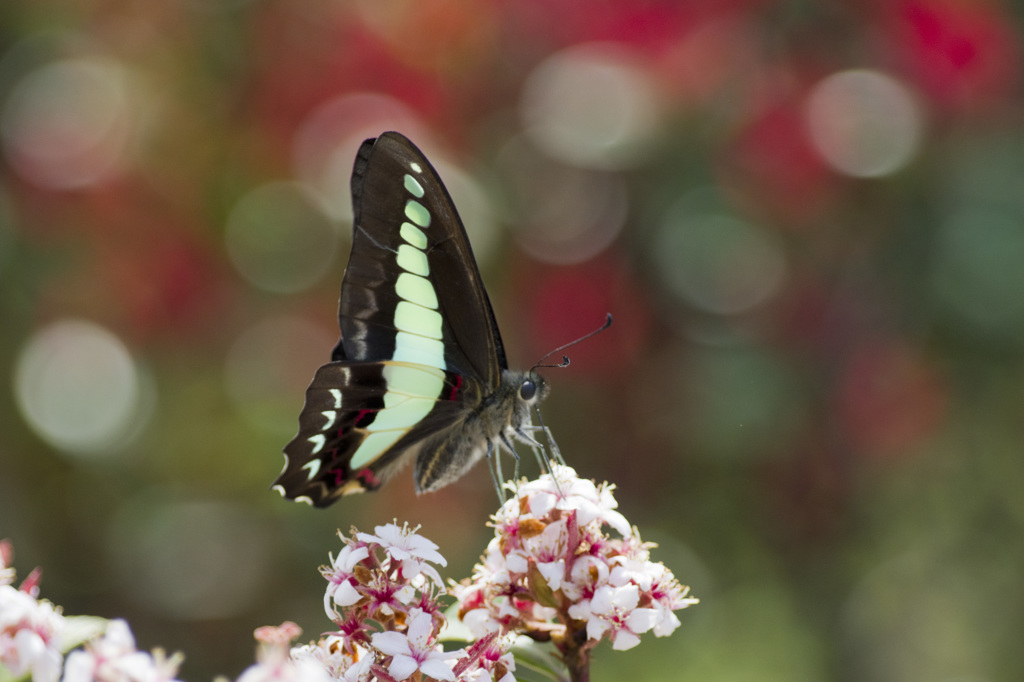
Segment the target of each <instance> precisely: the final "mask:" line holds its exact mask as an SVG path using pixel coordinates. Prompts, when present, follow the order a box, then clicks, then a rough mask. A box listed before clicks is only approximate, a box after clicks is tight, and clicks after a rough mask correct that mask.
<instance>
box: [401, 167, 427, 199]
mask: <svg viewBox="0 0 1024 682" xmlns="http://www.w3.org/2000/svg"><path fill="white" fill-rule="evenodd" d="M405 189H406V190H408V191H409V193H411V194H412V195H413V196H414V197H417V198H419V199H422V198H423V185H421V184H420V183H419V182H418V181H417V180H416V178H414V177H413V176H411V175H409V174H408V173H406V175H405Z"/></svg>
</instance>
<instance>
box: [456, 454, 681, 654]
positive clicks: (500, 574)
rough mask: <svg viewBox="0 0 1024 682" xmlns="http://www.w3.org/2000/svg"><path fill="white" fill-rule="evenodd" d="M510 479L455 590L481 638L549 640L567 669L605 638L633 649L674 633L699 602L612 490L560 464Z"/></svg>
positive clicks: (461, 611) (464, 615) (461, 608)
mask: <svg viewBox="0 0 1024 682" xmlns="http://www.w3.org/2000/svg"><path fill="white" fill-rule="evenodd" d="M508 485H509V488H510V489H512V490H513V491H514V492H515V496H514V497H513V498H512V499H510V500H508V501H507V502H506V503H505V504H504V505H503V506H502V507H501V509H500V510H499V511H498V513H497V514H496V515H495V516H494V517H493V526H494V529H495V536H494V538H493V539H492V540H491V542H490V544H489V545H488V547H487V552H486V554H485V556H484V557H483V561H482V563H480V564H477V566H476V567H475V569H474V572H473V577H472V579H470V580H463V581H462V583H460V584H459V585H457V586H455V594H456V596H457V598H458V602H459V614H460V615H461V617H462V619H463V621H464V622H465V623H466V625H467V626H469V628H470V629H471V630H472V632H473V634H474V635H476V636H477V637H482V636H484V635H486V634H487V633H492V632H501V633H505V632H516V633H520V634H523V635H526V636H528V637H531V638H533V639H535V640H540V641H548V640H550V641H552V642H554V643H555V645H556V646H557V647H558V648H559V650H560V651H561V652H562V655H563V658H564V660H565V662H566V663H567V665H569V667H570V670H571V669H572V668H573V667H574V666H578V665H580V660H585V658H586V657H585V656H584V654H585V653H586V651H588V650H589V649H591V648H593V647H594V646H596V645H597V643H598V642H599V641H601V640H602V639H604V638H607V639H609V640H610V641H611V642H612V647H613V648H615V649H629V648H631V647H633V646H636V644H637V643H639V641H640V640H639V635H641V634H643V633H645V632H653V633H654V634H655V636H658V637H664V636H666V635H669V634H671V633H672V631H673V630H675V629H676V628H677V627H678V626H679V619H678V618H677V617H676V614H675V613H674V612H675V611H676V610H678V609H682V608H686V607H687V606H690V605H691V604H695V603H697V600H696V599H694V598H693V597H690V596H688V591H689V588H687V587H684V586H682V585H680V584H679V582H678V581H676V579H675V577H674V576H673V575H672V573H671V572H670V571H669V570H668V569H667V568H665V566H664V565H663V564H661V563H654V562H652V561H651V560H650V552H649V550H650V548H651V547H653V545H652V544H651V543H645V542H642V541H641V540H640V536H639V533H638V531H637V530H636V529H635V528H631V527H630V525H629V523H628V522H627V521H626V519H625V518H624V517H623V516H622V514H620V513H619V512H617V511H615V508H616V507H617V503H616V501H615V498H614V497H613V496H612V490H613V489H614V487H613V486H611V485H609V484H604V485H601V486H598V485H595V484H594V482H593V481H589V480H582V479H580V478H577V476H576V472H575V471H573V470H572V469H571V468H569V467H565V466H555V467H554V468H553V473H552V474H551V475H547V474H546V475H544V476H542V477H541V478H540V479H538V480H536V481H530V482H526V481H524V482H521V483H520V484H518V486H517V485H514V484H508ZM608 528H610V529H613V530H615V531H617V532H618V534H619V535H621V537H619V538H613V537H611V536H610V535H609V534H608V532H607V529H608ZM584 632H585V637H584V636H583V633H584ZM581 642H582V644H581Z"/></svg>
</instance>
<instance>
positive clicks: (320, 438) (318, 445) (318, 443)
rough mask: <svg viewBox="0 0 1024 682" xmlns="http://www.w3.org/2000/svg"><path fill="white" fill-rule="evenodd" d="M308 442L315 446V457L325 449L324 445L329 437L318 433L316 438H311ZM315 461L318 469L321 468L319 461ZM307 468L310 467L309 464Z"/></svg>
mask: <svg viewBox="0 0 1024 682" xmlns="http://www.w3.org/2000/svg"><path fill="white" fill-rule="evenodd" d="M306 440H308V441H309V442H310V443H312V444H313V446H314V447H313V454H314V455H315V454H316V453H318V452H320V450H322V449H323V447H324V443H325V442H326V441H327V437H326V436H324V434H322V433H318V434H316V435H315V436H310V437H309V438H307V439H306ZM313 461H314V462H316V465H317V466H318V467H319V466H320V463H319V462H317V460H313ZM306 466H307V467H308V466H309V464H307V465H306ZM303 468H305V467H303ZM314 475H315V474H314Z"/></svg>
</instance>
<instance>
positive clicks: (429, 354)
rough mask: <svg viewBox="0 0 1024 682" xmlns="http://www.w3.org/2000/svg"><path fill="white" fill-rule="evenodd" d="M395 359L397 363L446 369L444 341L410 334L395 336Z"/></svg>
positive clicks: (403, 333) (400, 333)
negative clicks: (411, 363)
mask: <svg viewBox="0 0 1024 682" xmlns="http://www.w3.org/2000/svg"><path fill="white" fill-rule="evenodd" d="M393 359H394V360H395V361H396V362H415V363H417V364H420V365H430V366H431V367H437V368H438V369H445V368H446V365H445V363H444V342H443V341H441V340H440V339H428V338H427V337H425V336H420V335H419V334H410V333H409V332H398V333H397V334H395V356H394V358H393Z"/></svg>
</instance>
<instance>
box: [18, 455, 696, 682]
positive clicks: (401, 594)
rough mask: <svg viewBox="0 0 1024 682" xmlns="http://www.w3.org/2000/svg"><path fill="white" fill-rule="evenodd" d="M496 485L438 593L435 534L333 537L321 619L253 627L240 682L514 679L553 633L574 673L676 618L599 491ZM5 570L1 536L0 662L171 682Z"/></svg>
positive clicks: (35, 576) (665, 630) (105, 626)
mask: <svg viewBox="0 0 1024 682" xmlns="http://www.w3.org/2000/svg"><path fill="white" fill-rule="evenodd" d="M508 487H509V488H510V489H512V490H514V491H515V496H514V497H513V498H512V499H510V500H509V501H508V502H506V503H505V504H504V505H503V506H502V507H501V509H499V511H498V512H497V514H495V516H494V517H493V526H494V528H495V537H494V539H493V540H492V541H491V542H490V544H489V545H488V548H487V552H486V554H485V555H484V557H483V559H482V563H480V564H478V565H477V566H476V568H475V570H474V574H473V578H472V579H471V580H469V579H467V580H464V581H462V583H459V584H454V583H453V584H452V587H451V588H450V589H448V588H446V587H445V585H444V583H443V581H442V579H441V576H440V574H439V573H438V571H437V568H435V565H440V566H444V565H445V563H446V562H445V559H444V557H443V556H441V554H440V553H439V552H438V551H437V549H438V548H437V545H435V544H434V543H432V542H431V541H430V540H427V539H426V538H424V537H422V536H420V535H418V534H417V533H416V532H415V530H411V529H410V528H409V527H408V526H407V525H406V526H398V525H396V524H388V525H385V526H378V527H376V528H375V529H374V534H372V535H371V534H369V533H360V532H358V531H357V530H355V529H352V532H351V534H350V536H349V537H345V536H344V535H341V539H342V541H343V543H344V547H343V548H342V549H341V551H340V552H339V553H338V555H337V556H336V557H332V558H331V562H330V565H328V566H324V567H322V568H321V573H322V574H323V576H324V578H325V579H326V580H327V589H326V591H325V593H324V610H325V612H326V614H327V617H328V618H329V619H330V620H331V621H332V622H333V624H334V628H333V629H332V630H331V631H330V632H328V633H326V634H324V635H323V636H321V637H320V639H319V640H317V641H316V642H312V643H309V644H305V645H299V646H294V645H293V642H294V641H295V639H296V638H298V636H299V635H300V634H301V630H300V629H299V627H298V626H297V625H295V624H294V623H291V622H286V623H284V624H282V625H280V626H276V627H263V628H259V629H258V630H256V633H255V635H256V640H257V642H258V648H257V654H256V659H257V662H256V663H255V664H254V665H252V666H250V667H249V668H248V669H246V670H245V671H244V672H243V673H242V675H241V676H240V677H239V678H238V682H334V681H341V682H403V680H414V681H415V682H424V681H427V680H444V681H445V682H515V677H514V676H513V672H514V671H515V667H516V666H515V659H514V657H513V654H512V648H513V645H515V646H516V647H517V650H520V649H519V647H521V646H522V644H523V642H526V643H527V644H534V646H536V644H535V643H536V642H551V643H552V644H553V645H554V647H556V648H557V649H558V653H559V655H560V657H561V659H562V661H563V662H564V664H565V666H566V669H568V671H569V673H570V677H571V678H572V679H573V680H582V679H586V678H587V669H588V664H589V660H590V655H589V651H590V650H591V649H592V648H593V647H594V646H596V645H597V643H598V642H600V641H601V640H603V639H608V640H610V641H611V643H612V646H613V648H615V649H628V648H631V647H633V646H635V645H636V644H637V643H638V642H639V636H640V635H641V634H643V633H645V632H653V633H654V634H655V635H656V636H659V637H661V636H666V635H668V634H671V633H672V631H674V630H675V629H676V628H677V627H678V626H679V619H678V618H677V617H676V615H675V613H674V612H675V611H676V610H678V609H682V608H685V607H687V606H689V605H691V604H694V603H696V601H697V600H696V599H693V598H692V597H689V596H688V595H687V591H688V589H687V588H686V587H683V586H681V585H680V584H679V583H678V582H677V581H676V579H675V578H674V577H673V575H672V573H671V572H670V571H669V570H668V569H666V568H665V567H664V566H663V565H662V564H660V563H653V562H651V561H650V552H649V550H650V548H651V547H652V546H653V545H651V544H650V543H644V542H642V541H641V540H640V537H639V534H638V532H637V531H636V529H635V528H631V527H630V525H629V523H628V522H627V521H626V519H625V518H624V517H623V516H622V515H621V514H620V513H619V512H617V511H615V507H616V506H617V504H616V502H615V499H614V497H613V496H612V490H613V487H612V486H610V485H608V484H604V485H601V486H598V485H595V484H594V483H593V482H592V481H585V480H580V479H579V478H577V477H576V473H575V472H574V471H573V470H572V469H570V468H568V467H561V466H556V467H554V471H553V474H551V475H545V476H542V477H541V478H540V479H539V480H537V481H531V482H527V481H523V482H520V483H519V484H518V485H513V484H509V485H508ZM607 528H610V529H612V530H615V531H617V532H618V535H619V536H621V537H617V538H612V537H610V536H609V535H608V533H607V532H606V529H607ZM10 565H11V550H10V545H9V544H8V543H5V542H0V673H2V672H3V669H6V671H7V672H9V673H10V674H11V675H13V677H14V678H19V677H26V676H28V675H31V677H32V680H33V682H58V680H62V682H177V680H175V679H174V678H175V676H176V675H177V671H178V665H179V663H180V655H175V656H173V657H170V658H168V657H165V656H164V655H163V652H161V651H159V650H156V651H154V652H153V653H147V652H142V651H138V650H137V649H136V647H135V640H134V638H133V636H132V633H131V630H130V629H129V628H128V625H127V624H126V623H125V622H124V621H122V620H112V621H105V620H101V619H87V618H82V617H78V618H73V617H67V616H64V615H63V614H62V613H61V611H60V609H59V608H58V607H55V606H54V605H53V604H51V603H50V602H48V601H45V600H40V599H39V594H38V593H39V587H38V583H39V572H38V570H37V571H34V572H33V573H32V574H31V575H30V576H29V577H28V578H27V579H26V580H24V581H23V582H22V584H21V586H20V588H15V587H14V585H13V583H14V580H15V573H14V570H13V569H12V568H10ZM451 595H454V596H455V597H456V604H454V605H453V607H452V609H450V610H451V611H453V612H454V611H456V610H457V612H458V614H459V616H460V617H461V619H462V621H463V623H464V625H465V626H466V627H464V628H463V629H468V630H469V632H470V633H471V634H472V638H475V639H472V638H471V637H469V636H466V637H465V638H464V639H465V640H471V639H472V641H471V642H470V644H469V645H468V646H466V647H464V648H461V649H456V650H454V651H445V650H444V648H443V647H442V646H441V643H440V642H441V639H442V630H444V629H445V628H446V627H449V626H450V625H451V624H450V623H449V622H448V618H447V617H446V615H445V613H444V609H443V605H442V604H441V601H440V599H441V598H442V597H450V596H451ZM449 629H451V628H449ZM445 639H452V636H451V633H450V632H449V633H447V634H446V636H445ZM531 640H533V642H531ZM79 644H84V645H83V646H82V647H81V648H78V649H75V650H74V651H71V652H70V653H69V654H67V656H66V658H65V655H64V654H65V653H66V652H68V651H70V650H71V649H74V648H75V647H76V646H77V645H79ZM520 651H521V653H526V652H524V651H522V650H520ZM532 663H533V664H535V665H538V661H537V660H533V661H532ZM539 665H540V667H541V668H543V667H545V666H546V665H547V664H546V663H540V664H539ZM62 675H63V676H62ZM556 676H557V673H556Z"/></svg>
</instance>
